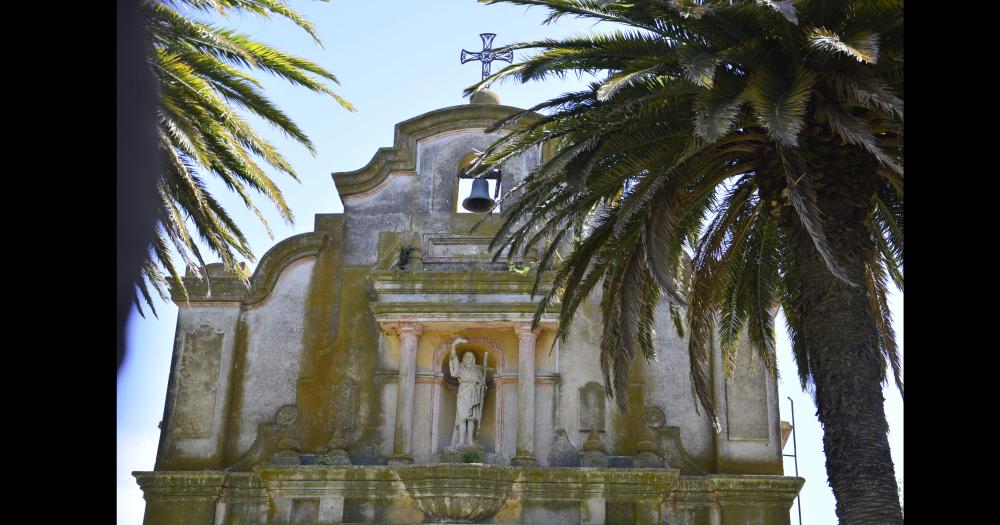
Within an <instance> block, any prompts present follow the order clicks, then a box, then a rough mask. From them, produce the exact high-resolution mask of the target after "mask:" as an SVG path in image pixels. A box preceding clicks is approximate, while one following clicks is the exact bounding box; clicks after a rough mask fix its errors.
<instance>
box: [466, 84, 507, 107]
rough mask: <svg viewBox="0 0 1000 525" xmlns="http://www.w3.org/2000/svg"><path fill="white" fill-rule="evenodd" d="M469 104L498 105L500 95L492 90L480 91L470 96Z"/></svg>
mask: <svg viewBox="0 0 1000 525" xmlns="http://www.w3.org/2000/svg"><path fill="white" fill-rule="evenodd" d="M469 103H470V104H496V105H500V95H498V94H497V92H496V91H493V90H492V89H489V88H487V89H482V90H480V91H478V92H476V93H475V94H473V95H472V100H470V101H469Z"/></svg>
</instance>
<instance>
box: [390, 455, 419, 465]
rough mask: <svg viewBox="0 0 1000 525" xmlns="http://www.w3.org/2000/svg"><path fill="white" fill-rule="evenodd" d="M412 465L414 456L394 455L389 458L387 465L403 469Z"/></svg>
mask: <svg viewBox="0 0 1000 525" xmlns="http://www.w3.org/2000/svg"><path fill="white" fill-rule="evenodd" d="M412 464H413V456H411V455H409V454H393V455H391V456H389V460H388V461H386V465H389V466H390V467H403V466H406V465H412Z"/></svg>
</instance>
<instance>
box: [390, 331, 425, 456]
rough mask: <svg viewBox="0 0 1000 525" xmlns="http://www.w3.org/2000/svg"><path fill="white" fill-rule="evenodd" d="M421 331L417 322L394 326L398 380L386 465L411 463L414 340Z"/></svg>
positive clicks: (415, 368) (415, 346)
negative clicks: (397, 354) (390, 455)
mask: <svg viewBox="0 0 1000 525" xmlns="http://www.w3.org/2000/svg"><path fill="white" fill-rule="evenodd" d="M421 332H423V329H422V327H421V326H420V325H419V324H414V323H406V324H400V325H399V326H397V327H396V333H397V334H398V335H399V384H398V388H397V390H396V432H395V438H394V440H393V449H392V457H390V458H389V464H390V465H409V464H411V463H413V455H412V452H413V448H412V447H413V389H414V384H415V382H416V377H417V340H418V339H419V338H420V333H421Z"/></svg>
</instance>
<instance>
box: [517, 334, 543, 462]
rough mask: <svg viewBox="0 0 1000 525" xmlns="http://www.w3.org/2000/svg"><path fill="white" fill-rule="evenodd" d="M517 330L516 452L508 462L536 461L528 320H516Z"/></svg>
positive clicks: (532, 353) (532, 360)
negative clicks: (523, 321) (522, 321)
mask: <svg viewBox="0 0 1000 525" xmlns="http://www.w3.org/2000/svg"><path fill="white" fill-rule="evenodd" d="M514 333H516V334H517V339H518V347H517V452H516V453H515V454H514V457H513V458H512V459H511V460H510V463H511V465H517V466H522V467H523V466H532V465H537V464H538V461H536V460H535V340H536V339H537V338H538V334H537V333H535V332H533V331H531V323H516V324H515V325H514Z"/></svg>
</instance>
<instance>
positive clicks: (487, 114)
mask: <svg viewBox="0 0 1000 525" xmlns="http://www.w3.org/2000/svg"><path fill="white" fill-rule="evenodd" d="M520 111H523V110H522V109H520V108H515V107H511V106H500V105H493V104H463V105H460V106H452V107H448V108H442V109H438V110H435V111H431V112H428V113H424V114H423V115H420V116H417V117H414V118H411V119H409V120H405V121H403V122H400V123H398V124H396V128H395V133H394V136H393V145H392V147H383V148H379V149H378V151H376V152H375V156H373V157H372V159H371V160H370V161H368V164H366V165H365V166H364V167H363V168H361V169H357V170H354V171H342V172H336V173H333V174H332V176H333V182H334V184H336V186H337V193H339V194H340V198H341V200H350V198H351V197H354V196H360V195H363V194H367V193H370V192H371V191H372V190H374V189H376V188H377V187H379V186H381V185H382V184H384V183H385V181H386V179H387V178H388V177H389V175H390V174H392V173H395V172H402V173H412V172H414V171H416V169H417V165H416V156H417V142H418V141H420V140H422V139H425V138H428V137H432V136H434V135H440V134H442V133H447V132H449V131H457V130H462V129H476V128H481V129H485V128H487V127H489V126H491V125H493V124H494V123H496V122H497V121H498V120H500V119H503V118H506V117H509V116H511V115H513V114H515V113H517V112H520ZM536 118H538V116H535V115H528V116H526V117H525V119H526V120H527V121H530V120H534V119H536Z"/></svg>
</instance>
